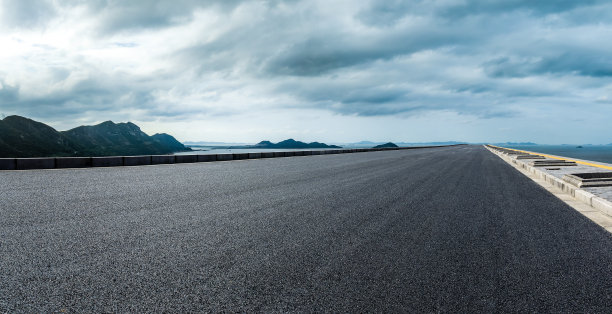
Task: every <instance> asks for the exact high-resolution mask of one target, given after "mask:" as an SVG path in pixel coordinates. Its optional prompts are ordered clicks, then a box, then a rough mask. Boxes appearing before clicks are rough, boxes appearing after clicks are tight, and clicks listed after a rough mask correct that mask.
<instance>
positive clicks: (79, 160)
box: [55, 157, 91, 168]
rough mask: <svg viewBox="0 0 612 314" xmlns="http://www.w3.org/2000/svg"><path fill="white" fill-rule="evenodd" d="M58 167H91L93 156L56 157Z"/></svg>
mask: <svg viewBox="0 0 612 314" xmlns="http://www.w3.org/2000/svg"><path fill="white" fill-rule="evenodd" d="M55 167H56V168H88V167H91V157H62V158H55Z"/></svg>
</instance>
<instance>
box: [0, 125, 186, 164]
mask: <svg viewBox="0 0 612 314" xmlns="http://www.w3.org/2000/svg"><path fill="white" fill-rule="evenodd" d="M186 150H190V149H189V148H187V147H185V146H183V145H182V144H181V143H179V142H178V141H177V140H176V139H175V138H174V137H172V136H170V135H168V134H156V135H154V136H148V135H147V134H145V133H144V132H142V131H141V130H140V128H139V127H138V126H137V125H135V124H133V123H131V122H128V123H114V122H112V121H106V122H103V123H100V124H98V125H93V126H80V127H77V128H74V129H71V130H68V131H63V132H58V131H56V130H55V129H53V128H51V127H49V126H47V125H45V124H44V123H40V122H36V121H34V120H31V119H27V118H23V117H19V116H10V117H6V118H5V119H3V120H0V157H54V156H111V155H153V154H169V153H172V152H176V151H186Z"/></svg>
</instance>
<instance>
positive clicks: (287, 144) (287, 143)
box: [229, 138, 342, 149]
mask: <svg viewBox="0 0 612 314" xmlns="http://www.w3.org/2000/svg"><path fill="white" fill-rule="evenodd" d="M229 148H298V149H299V148H304V149H307V148H342V147H340V146H336V145H327V144H325V143H319V142H312V143H305V142H300V141H296V140H294V139H292V138H290V139H287V140H284V141H281V142H278V143H272V142H270V141H261V142H259V143H257V144H255V145H244V146H230V147H229Z"/></svg>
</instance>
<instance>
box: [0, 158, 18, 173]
mask: <svg viewBox="0 0 612 314" xmlns="http://www.w3.org/2000/svg"><path fill="white" fill-rule="evenodd" d="M16 168H17V164H16V160H15V158H0V170H15V169H16Z"/></svg>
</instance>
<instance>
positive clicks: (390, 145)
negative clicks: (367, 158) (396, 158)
mask: <svg viewBox="0 0 612 314" xmlns="http://www.w3.org/2000/svg"><path fill="white" fill-rule="evenodd" d="M395 147H399V146H397V145H395V143H391V142H389V143H385V144H380V145H376V146H374V147H372V148H395Z"/></svg>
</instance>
